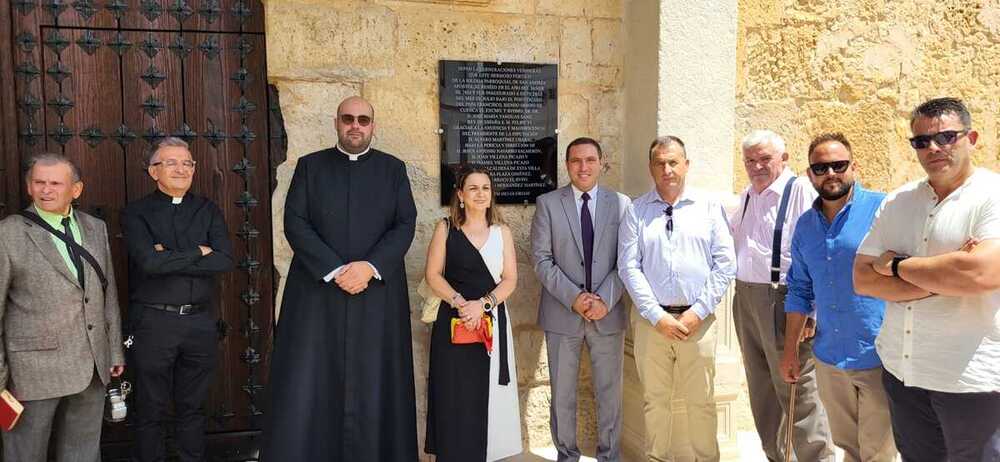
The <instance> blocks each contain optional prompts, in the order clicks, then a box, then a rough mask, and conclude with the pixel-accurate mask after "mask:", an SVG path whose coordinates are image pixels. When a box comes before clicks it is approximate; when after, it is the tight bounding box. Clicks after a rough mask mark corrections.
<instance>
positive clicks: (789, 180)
mask: <svg viewBox="0 0 1000 462" xmlns="http://www.w3.org/2000/svg"><path fill="white" fill-rule="evenodd" d="M741 148H742V151H743V165H744V167H745V168H746V172H747V176H748V177H749V180H750V185H749V186H748V187H747V189H746V190H744V192H743V193H742V194H741V195H740V199H741V200H740V208H739V209H737V210H736V213H735V215H734V216H732V217H730V220H729V223H730V227H731V228H732V232H733V239H734V241H735V246H736V296H735V298H734V300H733V322H734V323H735V325H736V336H737V338H738V339H739V342H740V350H741V351H742V353H743V363H744V366H745V370H746V376H747V387H748V388H749V391H750V410H751V411H752V412H753V417H754V424H755V425H756V427H757V433H758V434H759V435H760V439H761V445H762V446H763V449H764V453H765V454H766V455H767V458H768V460H771V461H778V460H793V461H799V462H815V461H830V462H832V461H833V460H834V458H833V451H832V450H831V448H832V447H833V442H832V440H831V437H830V428H829V424H828V422H827V416H826V411H825V410H824V409H823V404H822V403H821V402H820V400H819V396H818V394H817V391H816V368H815V362H814V359H813V356H812V345H811V337H812V332H813V331H814V327H815V324H814V322H813V321H811V320H810V321H809V322H808V325H807V327H806V328H805V329H804V330H803V334H802V340H803V341H802V342H801V343H800V344H799V345H798V348H799V359H800V362H801V364H800V366H801V367H800V369H799V370H800V377H799V380H798V382H797V384H796V387H797V392H796V396H795V406H794V410H795V415H794V416H793V418H792V420H793V421H794V430H793V434H792V440H793V447H794V450H793V453H794V454H791V455H790V457H789V458H788V459H785V457H784V455H785V454H784V453H785V447H784V446H785V445H784V444H782V443H783V442H784V441H785V438H786V437H787V435H786V434H785V433H786V432H787V429H788V426H789V424H788V422H787V421H786V418H787V417H786V416H787V413H788V407H789V400H790V395H791V386H790V385H789V384H788V383H785V381H784V379H783V378H782V376H781V373H780V368H779V365H780V362H781V357H782V354H783V351H784V332H785V308H784V305H785V294H786V293H787V291H788V289H787V286H786V285H785V275H786V273H787V272H788V268H789V266H790V265H791V261H792V257H791V237H792V235H793V234H794V233H795V225H796V222H797V221H798V220H799V216H800V215H802V213H803V212H805V211H806V210H809V207H811V206H812V203H813V201H814V200H815V199H816V197H817V194H816V191H815V190H814V189H813V187H812V184H811V183H810V182H809V179H808V178H805V177H803V178H796V177H795V175H794V174H793V173H792V171H791V169H789V168H788V166H787V162H788V153H787V152H785V142H784V140H782V139H781V137H780V136H778V134H777V133H774V132H772V131H770V130H756V131H753V132H751V133H750V134H749V135H747V136H746V138H744V139H743V143H742V146H741Z"/></svg>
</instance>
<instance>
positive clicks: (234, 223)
mask: <svg viewBox="0 0 1000 462" xmlns="http://www.w3.org/2000/svg"><path fill="white" fill-rule="evenodd" d="M0 3H3V6H0V21H2V22H5V24H4V25H3V26H0V35H2V36H3V39H2V40H3V41H2V42H0V43H2V44H3V45H4V46H3V48H4V50H3V51H0V58H2V59H0V61H2V63H0V74H2V76H3V82H4V84H3V86H2V87H3V88H0V103H2V105H3V106H2V108H3V109H4V111H3V112H2V113H0V115H3V117H4V118H3V119H2V120H3V125H4V129H3V132H2V133H3V135H4V140H3V142H2V143H0V147H2V149H3V150H4V163H3V165H2V167H0V168H2V169H3V172H4V179H5V181H4V185H3V187H2V188H0V191H2V192H0V194H2V196H0V203H2V204H3V205H2V206H0V214H9V213H13V212H15V211H16V210H17V209H20V208H21V207H24V206H25V205H26V204H27V203H28V201H27V198H26V197H25V194H24V192H23V191H24V187H23V180H22V179H21V177H22V175H20V174H19V173H17V172H19V171H20V170H19V168H18V163H19V162H21V161H22V160H23V159H25V158H26V157H27V156H29V155H31V154H33V153H37V152H42V151H55V152H62V153H65V154H66V155H67V156H68V157H70V158H71V159H73V161H74V162H76V163H77V164H78V165H79V166H80V167H81V169H82V170H83V175H84V178H83V179H84V185H85V187H84V193H83V196H82V197H81V198H80V203H79V207H80V208H81V209H82V210H85V211H88V212H90V213H92V214H94V215H97V216H99V217H101V218H103V219H104V220H105V221H106V222H107V223H108V226H109V231H110V236H111V247H112V252H113V254H114V259H115V274H116V275H117V276H118V277H117V279H118V282H119V284H118V288H117V290H118V291H119V297H120V299H121V300H122V301H123V302H122V310H123V315H124V312H125V310H126V309H127V304H126V303H125V302H124V301H125V300H127V296H126V294H127V293H128V287H127V280H128V278H127V277H126V271H127V264H126V263H127V261H126V258H127V256H126V254H125V248H124V242H123V239H122V234H121V230H120V223H119V214H120V211H121V209H122V208H123V207H124V206H125V204H126V203H128V202H130V201H133V200H136V199H138V198H140V197H142V196H144V195H146V194H148V193H149V192H151V191H152V190H153V189H154V188H155V184H154V183H153V181H152V180H151V179H150V178H149V176H148V175H147V174H146V171H145V169H144V165H143V162H144V156H145V153H146V151H147V149H148V148H149V146H150V145H152V144H153V143H155V142H157V141H159V140H160V139H162V138H163V137H165V136H176V137H179V138H182V139H184V140H186V141H188V143H189V144H190V145H191V152H192V154H193V155H194V158H195V160H196V161H197V162H198V169H197V172H196V174H195V179H194V186H193V191H194V192H195V193H197V194H201V195H204V196H207V197H209V198H210V199H212V200H213V201H214V202H215V203H216V204H218V205H219V207H220V208H221V209H222V211H223V213H224V214H225V216H226V220H227V223H228V226H229V229H230V232H231V233H232V239H233V242H234V243H235V245H236V261H237V266H238V267H237V270H236V271H233V272H231V273H229V274H226V275H225V276H224V277H222V283H221V287H220V291H221V292H220V297H219V300H220V305H219V314H220V317H221V322H220V331H219V343H218V348H219V357H220V363H219V368H218V372H217V374H216V377H215V381H214V384H213V386H212V389H211V392H210V397H209V401H208V403H207V408H206V411H207V414H208V415H209V424H208V431H209V433H211V434H213V435H215V438H214V439H215V440H219V439H220V438H221V439H223V440H224V439H225V438H226V437H229V436H232V435H249V436H251V437H252V436H253V435H254V434H255V433H256V432H257V431H258V430H259V429H260V416H261V409H260V401H261V399H260V395H261V390H262V388H263V383H264V379H265V378H266V370H267V369H266V368H267V361H266V358H265V357H263V355H262V353H263V352H264V351H268V345H269V343H270V338H271V326H272V325H273V322H272V321H273V300H274V296H273V295H274V294H273V292H274V288H273V281H274V278H273V273H272V268H273V264H272V255H271V213H270V210H271V207H270V193H271V188H272V181H271V179H272V178H273V172H272V169H271V161H272V156H274V157H278V156H280V157H283V153H280V154H279V153H273V154H272V149H271V146H272V144H275V145H277V146H280V145H281V142H280V141H281V136H280V135H279V136H272V135H271V134H272V132H274V133H283V132H282V129H281V127H280V121H279V122H277V123H276V122H275V120H278V119H275V117H274V114H272V112H273V111H272V110H271V108H272V103H275V102H274V101H272V99H274V98H273V97H272V94H271V93H269V91H268V87H267V85H266V75H267V74H266V70H265V62H264V58H265V50H264V34H263V7H262V5H261V3H260V0H73V1H71V0H0ZM274 107H276V104H275V106H274ZM272 119H273V120H272ZM12 127H16V128H15V129H12ZM275 141H277V143H274V142H275ZM139 386H141V385H139ZM103 440H104V441H103V442H104V447H105V450H104V453H105V459H106V460H118V459H119V458H124V457H125V456H126V455H127V451H128V446H129V442H130V440H131V432H130V430H129V426H128V424H127V423H126V424H125V425H122V424H111V425H106V426H105V429H104V436H103ZM219 446H222V447H228V448H229V452H231V453H232V452H233V451H237V450H239V451H244V450H243V449H234V448H237V447H239V448H242V447H243V445H242V444H239V445H236V444H232V442H228V443H225V444H220V445H219ZM244 452H245V451H244ZM229 456H233V457H235V458H237V459H238V458H239V455H238V454H235V453H233V454H230V455H229ZM229 456H227V457H229Z"/></svg>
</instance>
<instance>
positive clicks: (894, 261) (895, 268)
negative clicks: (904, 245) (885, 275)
mask: <svg viewBox="0 0 1000 462" xmlns="http://www.w3.org/2000/svg"><path fill="white" fill-rule="evenodd" d="M907 258H910V256H909V255H896V256H895V257H892V265H890V268H892V277H896V278H898V277H899V262H901V261H903V260H906V259H907Z"/></svg>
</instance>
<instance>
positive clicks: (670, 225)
mask: <svg viewBox="0 0 1000 462" xmlns="http://www.w3.org/2000/svg"><path fill="white" fill-rule="evenodd" d="M663 213H664V214H665V215H666V216H667V236H669V235H671V234H672V233H673V232H674V206H672V205H670V204H667V208H665V209H663Z"/></svg>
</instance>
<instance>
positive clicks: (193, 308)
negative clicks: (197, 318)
mask: <svg viewBox="0 0 1000 462" xmlns="http://www.w3.org/2000/svg"><path fill="white" fill-rule="evenodd" d="M139 306H144V307H146V308H152V309H154V310H163V311H169V312H171V313H177V314H179V315H181V316H184V315H188V314H195V313H201V311H202V310H204V309H205V305H164V304H159V303H143V304H141V305H139Z"/></svg>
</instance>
